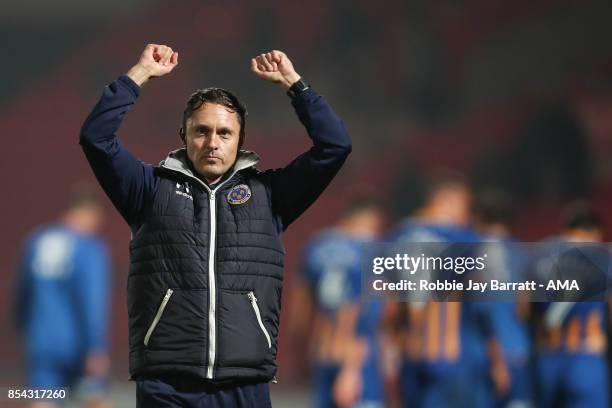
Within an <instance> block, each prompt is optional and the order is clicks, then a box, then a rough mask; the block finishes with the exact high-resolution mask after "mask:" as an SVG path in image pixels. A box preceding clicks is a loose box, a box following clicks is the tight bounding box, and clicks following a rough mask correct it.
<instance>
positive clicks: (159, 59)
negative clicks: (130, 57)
mask: <svg viewBox="0 0 612 408" xmlns="http://www.w3.org/2000/svg"><path fill="white" fill-rule="evenodd" d="M177 65H178V52H175V51H173V50H172V48H170V47H168V46H167V45H158V44H148V45H147V46H146V47H145V49H144V51H143V52H142V55H141V56H140V59H139V60H138V63H137V64H136V65H134V66H133V67H132V68H131V69H130V70H129V71H128V73H127V76H129V77H130V79H132V81H134V82H136V84H138V86H143V85H144V84H145V82H147V81H148V80H149V79H150V78H155V77H161V76H164V75H166V74H168V73H170V71H172V70H173V69H174V67H176V66H177Z"/></svg>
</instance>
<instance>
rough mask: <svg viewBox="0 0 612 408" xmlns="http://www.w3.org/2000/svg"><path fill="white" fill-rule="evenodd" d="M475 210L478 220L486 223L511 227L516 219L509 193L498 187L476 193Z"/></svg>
mask: <svg viewBox="0 0 612 408" xmlns="http://www.w3.org/2000/svg"><path fill="white" fill-rule="evenodd" d="M474 212H475V215H476V218H477V219H478V221H480V222H481V223H482V224H485V225H491V224H501V225H503V226H505V227H510V224H512V221H513V219H514V214H513V212H512V205H511V200H510V197H509V195H508V194H507V193H506V192H505V191H502V190H497V189H489V190H484V191H480V192H479V193H478V194H477V195H476V203H475V205H474Z"/></svg>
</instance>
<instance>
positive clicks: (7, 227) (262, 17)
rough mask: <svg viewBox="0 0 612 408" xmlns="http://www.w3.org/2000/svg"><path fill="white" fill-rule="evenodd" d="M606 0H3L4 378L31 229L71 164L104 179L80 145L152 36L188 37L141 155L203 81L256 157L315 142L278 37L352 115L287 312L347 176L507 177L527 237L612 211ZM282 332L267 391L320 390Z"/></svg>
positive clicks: (137, 126)
mask: <svg viewBox="0 0 612 408" xmlns="http://www.w3.org/2000/svg"><path fill="white" fill-rule="evenodd" d="M610 17H612V3H611V2H609V1H604V0H581V1H575V0H574V1H572V0H556V1H551V0H530V1H524V0H523V1H505V0H498V1H490V0H472V1H456V0H442V1H403V0H397V1H396V0H384V1H381V2H372V1H365V0H357V1H345V0H341V1H330V0H313V1H310V2H308V3H304V2H292V1H272V0H264V1H258V2H249V1H240V0H239V1H233V2H229V3H228V2H216V1H215V2H207V1H191V0H184V1H175V2H163V1H147V0H107V1H105V2H81V1H77V0H59V1H55V2H41V1H33V0H22V1H14V0H10V1H4V2H2V4H1V5H0V32H1V35H0V44H1V47H0V49H2V50H3V57H2V60H3V63H2V64H0V77H1V78H2V81H0V83H1V84H2V85H1V86H0V131H1V134H2V135H3V143H4V146H5V147H4V148H3V149H4V157H3V160H2V164H1V165H0V166H1V168H2V180H3V183H2V184H3V185H2V187H3V191H4V192H5V193H4V200H3V204H2V209H3V210H2V213H3V218H2V219H3V221H2V234H1V235H0V248H2V249H1V252H0V274H1V276H0V282H2V283H1V284H0V288H1V292H0V302H1V306H0V307H1V310H3V311H4V312H3V313H1V314H0V332H1V333H3V335H2V336H1V338H0V361H1V363H0V385H2V386H15V385H19V384H22V383H23V378H24V367H23V363H22V357H23V355H22V348H21V344H20V342H19V340H18V338H17V337H16V334H15V331H14V330H13V328H12V323H11V317H12V316H11V314H10V313H9V311H10V310H11V301H12V297H13V296H12V289H11V283H12V282H13V278H14V273H15V266H16V261H17V257H18V254H19V249H20V246H21V244H22V240H23V238H24V237H25V236H26V234H27V233H28V232H29V231H31V230H32V229H33V228H35V227H36V226H37V225H39V224H41V223H45V222H48V221H51V220H53V219H54V218H55V217H57V216H58V215H59V214H60V213H61V211H62V210H63V209H64V206H65V204H66V196H67V194H68V192H69V190H70V188H71V186H72V185H74V183H75V182H83V181H90V182H94V179H93V176H92V174H91V171H90V170H89V168H88V166H87V163H86V162H85V159H84V157H83V154H82V152H81V150H80V147H79V145H78V134H79V128H80V125H81V123H82V121H83V120H84V118H85V117H86V115H87V113H88V112H89V110H90V109H91V107H92V106H93V104H94V103H95V102H96V100H97V98H98V96H99V94H100V92H101V91H102V88H103V86H104V85H105V84H106V83H108V82H110V81H112V80H113V79H114V78H116V77H117V76H118V75H120V74H121V73H124V72H125V71H126V70H127V69H128V68H129V67H131V65H132V64H134V63H135V62H136V60H137V57H138V56H139V53H140V52H141V50H142V48H143V46H144V45H145V44H146V43H148V42H158V43H165V44H169V45H171V46H172V47H174V49H176V50H178V51H179V52H180V66H179V67H178V69H176V70H175V71H174V72H173V73H172V75H171V76H170V77H168V78H164V79H162V80H159V81H156V82H154V83H152V84H150V85H149V86H147V87H146V89H145V90H144V92H143V94H142V96H141V99H140V101H139V102H138V104H137V105H136V106H135V108H134V109H133V110H132V111H131V113H130V114H129V115H128V116H127V119H126V120H125V122H124V125H123V127H122V129H121V137H122V140H123V141H124V143H125V145H126V146H127V147H128V148H130V149H131V150H132V151H133V152H134V153H136V154H137V156H138V157H139V158H140V159H142V160H144V161H146V162H151V163H156V162H158V161H159V160H160V159H161V158H163V157H164V156H165V154H166V152H167V151H169V150H170V149H173V148H175V146H177V144H178V142H179V139H178V134H177V128H178V125H179V121H180V116H181V112H182V109H183V106H184V102H185V100H186V97H187V96H188V95H189V94H190V93H191V92H192V90H194V89H195V88H198V87H204V86H209V85H217V86H222V87H226V88H229V89H231V90H235V91H236V92H237V93H238V95H239V96H241V97H242V98H243V100H244V101H245V102H246V104H247V107H248V109H249V119H248V125H247V139H246V147H247V148H249V149H252V150H255V151H257V152H259V154H260V155H261V156H262V158H263V162H262V164H261V167H263V168H268V167H278V166H282V165H284V164H285V163H286V162H287V161H288V160H289V159H291V158H292V157H294V156H295V155H296V154H298V153H300V152H301V151H302V150H303V149H305V148H306V147H307V146H308V139H307V137H305V135H304V132H303V129H302V128H301V126H300V125H299V123H298V121H297V119H296V118H295V117H294V115H293V112H292V109H291V107H290V105H289V103H288V100H287V99H286V97H285V96H284V95H282V94H281V93H280V92H279V90H278V89H276V88H274V87H271V86H269V85H268V84H265V83H263V82H262V81H260V80H257V79H256V78H255V77H254V76H253V75H251V73H250V72H249V70H248V62H249V59H250V58H251V57H252V56H254V55H256V54H258V53H261V52H262V51H265V50H269V49H280V50H284V51H285V52H286V53H287V54H288V55H289V56H290V58H291V59H292V61H293V62H294V65H295V66H296V69H297V71H298V72H299V73H301V74H302V75H303V76H304V78H305V79H307V80H308V81H309V82H310V83H311V84H312V85H313V86H314V87H315V88H316V89H317V90H319V91H320V92H321V93H322V94H324V95H325V96H326V97H327V98H328V100H329V101H330V102H331V104H332V106H333V107H334V108H335V109H336V111H337V112H338V113H339V114H340V116H341V117H342V118H343V119H344V121H345V123H346V124H347V127H348V129H349V131H350V133H351V135H352V137H353V140H354V150H353V154H352V156H351V158H350V160H349V162H348V163H347V165H346V167H345V168H344V169H343V170H342V172H341V174H340V175H339V177H338V178H337V179H336V180H335V181H334V182H333V184H332V186H331V187H330V188H329V189H328V190H327V192H326V193H325V194H324V195H323V197H322V198H321V199H320V200H319V201H318V202H317V203H316V204H315V205H314V206H313V207H312V208H311V209H310V210H309V211H308V212H307V213H306V214H305V215H304V216H303V217H302V218H301V219H300V220H299V221H298V222H296V223H295V224H294V225H293V226H292V228H290V230H289V231H288V232H287V233H286V234H285V236H284V240H285V244H286V249H287V254H288V259H287V269H286V286H285V287H286V289H285V295H284V305H285V306H284V309H283V316H287V313H288V312H289V310H288V307H289V306H288V305H289V299H290V298H291V294H292V282H293V281H294V276H295V274H296V267H297V261H298V259H299V253H300V250H301V248H302V245H303V243H304V241H305V240H306V239H307V238H308V237H309V236H310V234H311V233H312V232H314V231H315V230H317V229H319V228H321V227H323V226H327V225H330V224H332V223H333V222H334V220H335V219H336V217H337V215H338V213H339V212H340V210H341V208H342V205H343V204H344V199H345V197H346V196H347V194H346V193H347V192H351V191H354V190H357V189H361V188H369V189H373V190H374V191H377V192H379V193H380V194H381V195H382V196H383V197H385V199H386V200H387V202H388V203H389V204H390V205H391V206H393V208H394V209H395V216H397V217H399V216H402V215H406V214H408V213H409V212H410V211H411V210H412V209H414V208H415V206H416V205H417V203H418V202H419V199H420V197H421V194H422V191H423V183H424V181H423V180H424V179H425V176H426V175H427V174H428V172H430V171H431V170H432V169H434V168H438V167H446V168H451V169H456V170H460V171H462V172H465V173H466V174H468V175H469V176H470V179H471V180H472V181H473V182H474V184H475V186H476V187H477V188H478V187H486V186H497V187H501V188H504V189H506V190H507V191H509V192H510V194H511V195H512V197H513V207H514V209H515V210H516V212H517V218H516V224H515V231H516V233H517V235H518V236H519V237H520V238H522V239H525V240H536V239H540V238H542V237H544V236H546V235H548V234H551V233H553V232H555V231H557V230H558V228H559V212H560V210H561V208H562V207H563V205H564V204H565V203H566V202H567V201H568V200H569V199H571V198H575V197H589V198H591V199H592V200H593V202H594V203H595V205H596V207H597V208H598V209H600V210H601V211H602V213H603V215H604V218H605V219H606V220H607V223H606V225H607V226H608V227H609V226H612V222H610V221H612V220H611V219H610V218H611V217H612V214H611V213H610V212H609V211H608V212H606V211H605V210H606V209H607V208H610V207H611V206H612V164H611V163H612V160H611V159H612V157H611V156H612V48H610V42H609V39H610V38H612V25H611V24H610ZM364 186H367V187H364ZM106 205H107V207H108V221H107V222H106V225H105V230H104V235H105V237H106V238H107V240H108V242H109V243H110V244H111V247H112V251H113V252H112V254H113V288H114V291H113V296H114V299H113V310H112V319H111V320H112V332H111V333H112V334H111V338H112V371H113V373H114V377H113V378H114V381H115V382H116V383H117V384H119V386H120V387H123V389H124V392H123V393H122V394H121V395H119V394H117V401H120V400H121V398H123V399H122V400H121V401H128V402H127V404H128V405H129V404H131V402H130V401H131V400H130V398H133V391H132V390H133V388H130V387H133V385H132V384H129V383H127V377H128V368H127V312H126V304H125V286H126V273H127V257H128V241H129V230H128V228H127V226H126V225H124V223H123V221H122V220H121V219H120V217H119V216H118V214H117V213H116V212H114V211H113V209H112V208H111V205H110V202H108V200H106ZM610 232H612V231H610V229H609V228H608V237H609V236H610ZM285 324H286V320H285ZM281 333H283V332H282V331H281ZM280 341H281V343H280V351H279V353H280V355H279V364H280V369H279V379H280V382H279V384H278V385H275V386H274V388H273V389H272V390H273V395H275V396H277V397H278V396H279V395H280V396H281V397H283V396H285V397H283V398H286V400H287V401H288V400H295V401H298V402H297V403H294V404H293V406H295V407H297V406H298V405H297V404H298V403H299V402H300V401H301V403H303V404H306V401H307V395H306V392H307V391H306V387H307V384H308V376H307V373H308V369H307V367H308V361H307V360H306V353H304V352H303V347H304V345H303V344H300V345H296V344H292V343H291V342H289V341H288V339H287V337H286V336H283V334H281V340H280ZM125 398H127V399H125ZM283 401H284V399H283ZM119 404H120V405H119V406H123V404H125V402H120V403H119ZM280 406H282V405H280Z"/></svg>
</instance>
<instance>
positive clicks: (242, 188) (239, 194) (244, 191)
mask: <svg viewBox="0 0 612 408" xmlns="http://www.w3.org/2000/svg"><path fill="white" fill-rule="evenodd" d="M250 198H251V189H250V188H249V186H247V185H246V184H238V185H237V186H234V187H233V188H232V189H231V190H230V192H229V193H227V202H228V203H230V204H234V205H238V204H244V203H246V202H247V201H249V199H250Z"/></svg>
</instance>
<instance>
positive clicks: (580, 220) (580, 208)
mask: <svg viewBox="0 0 612 408" xmlns="http://www.w3.org/2000/svg"><path fill="white" fill-rule="evenodd" d="M563 224H564V225H563V226H564V227H565V228H566V229H580V230H600V229H602V228H603V222H602V220H601V216H600V215H599V213H598V212H597V211H596V210H595V209H594V208H593V206H592V205H591V203H589V202H588V201H585V200H578V201H574V202H573V203H570V204H569V205H568V206H567V208H566V209H565V212H564V214H563Z"/></svg>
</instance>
